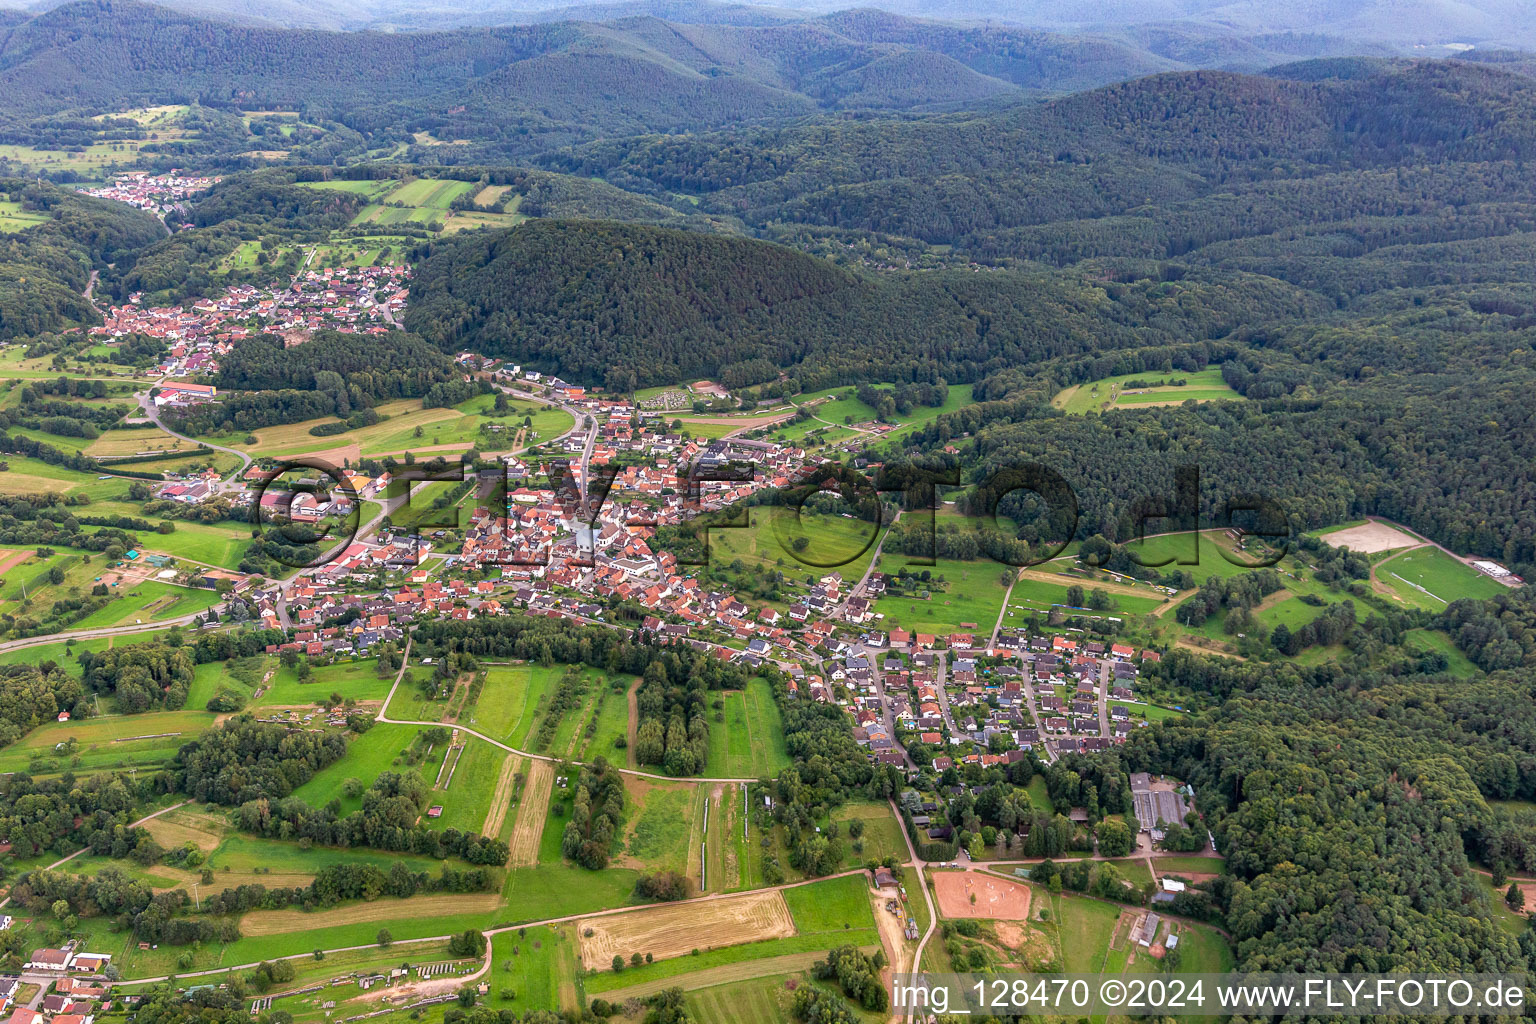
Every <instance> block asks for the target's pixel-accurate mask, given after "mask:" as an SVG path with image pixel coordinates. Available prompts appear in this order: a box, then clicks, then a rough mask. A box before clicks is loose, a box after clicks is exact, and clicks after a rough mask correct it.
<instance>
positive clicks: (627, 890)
mask: <svg viewBox="0 0 1536 1024" xmlns="http://www.w3.org/2000/svg"><path fill="white" fill-rule="evenodd" d="M536 763H539V764H547V762H536ZM553 774H554V773H553V771H552V770H551V772H550V775H551V777H553ZM564 797H565V792H564V791H563V790H561V789H560V788H559V787H556V788H555V789H554V791H553V794H552V796H551V798H550V802H549V804H547V805H546V806H549V807H550V808H551V809H553V807H554V806H555V805H556V804H560V805H561V807H562V809H563V800H564ZM532 799H533V797H532V794H531V793H529V792H527V791H525V793H524V796H523V800H522V806H521V808H520V809H519V814H520V815H521V814H523V813H526V812H527V809H528V808H529V806H530V803H531V801H532ZM630 813H632V812H631V811H630V810H629V808H628V807H626V808H625V815H626V816H628V815H629V814H630ZM532 820H535V821H536V820H537V816H535V818H534V819H532ZM567 820H568V819H567V817H566V816H565V815H564V814H563V813H562V814H556V813H549V814H548V815H547V816H546V817H545V818H544V819H543V822H542V825H543V827H542V830H541V831H540V834H539V845H538V851H537V862H536V864H535V865H529V866H518V862H517V861H516V860H514V866H513V867H511V868H509V869H508V870H507V877H506V880H505V882H504V884H503V886H502V890H501V896H502V900H503V901H504V909H503V911H502V913H501V914H500V915H499V916H500V919H501V920H502V921H504V922H507V923H516V922H519V921H541V920H545V919H547V918H551V917H561V916H564V915H567V914H585V913H592V912H594V911H599V910H611V909H613V908H614V907H624V906H629V905H631V904H633V903H634V902H635V899H634V889H635V880H636V879H637V878H639V877H640V872H638V871H635V870H633V869H631V868H629V867H628V866H626V865H625V864H623V863H622V862H620V861H617V860H616V861H615V862H614V863H611V864H610V865H609V866H608V867H607V868H606V869H604V870H602V871H588V870H587V869H586V868H583V867H580V866H578V865H577V864H575V863H574V862H573V861H568V860H566V859H565V858H564V857H562V856H561V854H560V837H561V836H562V835H563V834H564V832H565V823H566V821H567ZM521 824H522V822H521V818H519V825H521ZM512 842H513V845H514V849H515V848H516V843H517V837H516V835H514V836H513V840H512Z"/></svg>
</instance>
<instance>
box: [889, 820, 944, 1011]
mask: <svg viewBox="0 0 1536 1024" xmlns="http://www.w3.org/2000/svg"><path fill="white" fill-rule="evenodd" d="M886 802H887V803H889V804H890V805H891V813H892V814H894V815H896V820H897V821H899V822H902V828H901V838H903V839H905V840H906V841H907V858H908V860H909V861H910V862H911V864H912V870H913V871H914V872H916V874H917V887H918V889H920V890H922V893H923V902H924V903H925V904H927V906H928V930H927V931H925V932H923V937H922V938H920V939H918V940H917V950H916V952H914V953H913V954H912V972H913V973H914V974H915V973H918V972H920V971H922V969H923V950H924V949H925V948H926V947H927V945H928V940H929V939H930V938H932V937H933V930H934V929H935V928H936V927H938V924H939V914H938V911H937V909H936V908H935V907H934V905H933V897H931V896H929V895H928V882H927V880H926V879H924V878H923V868H924V866H925V864H926V862H924V861H923V860H921V859H920V858H919V857H918V856H917V847H915V846H913V845H912V836H911V835H910V834H909V833H908V832H907V828H906V823H905V820H904V819H903V818H902V816H901V811H899V810H898V809H897V808H896V801H894V800H887V801H886ZM908 898H909V899H910V898H911V894H910V893H909V894H908ZM912 1013H913V1011H912V1010H908V1011H907V1016H909V1017H910V1016H911V1015H912Z"/></svg>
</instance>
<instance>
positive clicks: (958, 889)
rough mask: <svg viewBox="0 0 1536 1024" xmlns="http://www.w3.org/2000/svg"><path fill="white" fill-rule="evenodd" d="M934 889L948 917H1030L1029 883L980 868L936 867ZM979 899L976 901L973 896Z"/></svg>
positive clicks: (1008, 918)
mask: <svg viewBox="0 0 1536 1024" xmlns="http://www.w3.org/2000/svg"><path fill="white" fill-rule="evenodd" d="M933 890H934V893H935V894H936V895H937V896H938V897H939V911H940V912H941V913H942V914H943V915H944V916H945V917H991V918H997V919H999V920H1003V921H1024V920H1028V918H1029V886H1027V885H1024V884H1023V883H1021V882H1013V881H1009V880H1008V879H1006V878H998V877H997V876H996V875H988V874H984V873H982V872H980V871H936V872H934V875H933ZM972 896H975V897H976V899H975V900H974V901H972V899H971V897H972Z"/></svg>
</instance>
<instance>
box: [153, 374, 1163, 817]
mask: <svg viewBox="0 0 1536 1024" xmlns="http://www.w3.org/2000/svg"><path fill="white" fill-rule="evenodd" d="M517 371H518V372H517V373H516V375H515V376H512V375H511V374H510V372H508V373H504V374H503V375H502V376H501V377H499V378H497V379H498V380H505V379H507V378H508V377H512V379H514V380H515V383H516V388H517V389H518V391H519V392H520V393H522V394H529V393H535V392H536V393H537V394H538V395H539V396H541V397H542V398H543V399H544V400H546V401H550V402H555V403H559V404H560V405H562V406H564V407H566V408H567V409H568V410H569V411H571V412H572V413H573V414H574V416H575V417H576V422H577V426H575V427H574V428H573V429H572V430H571V431H569V432H568V433H567V434H566V435H564V436H563V437H560V438H557V439H554V440H552V441H549V442H547V443H543V444H541V445H539V446H538V447H537V448H535V449H533V450H524V451H520V452H518V453H515V454H507V455H503V456H501V457H500V459H499V461H500V463H501V466H502V469H501V470H494V471H482V472H481V473H480V474H478V475H467V474H466V473H464V472H463V471H461V472H459V473H457V474H451V478H452V480H453V481H455V483H456V487H457V490H456V492H455V493H460V494H462V497H461V498H460V500H459V501H458V503H457V504H455V505H453V506H451V507H450V508H449V509H448V510H446V512H440V513H438V514H446V515H447V517H448V520H449V521H444V522H442V523H438V522H437V521H435V520H434V521H433V522H431V524H430V525H428V524H426V523H425V522H424V521H423V519H422V518H421V517H418V516H417V514H416V512H415V511H414V510H413V506H412V501H411V497H410V495H411V494H412V493H413V491H416V492H417V493H420V492H419V490H418V489H419V488H420V487H422V486H423V485H422V484H420V483H415V484H413V483H410V482H408V481H405V480H403V479H397V478H396V473H401V472H403V470H402V467H399V466H396V467H395V472H393V473H392V472H391V471H389V470H385V471H383V472H381V473H378V474H377V475H371V474H366V473H354V474H352V475H350V476H348V477H347V480H346V484H347V487H348V488H349V489H350V490H351V491H352V492H353V493H354V494H355V495H356V497H357V498H358V499H359V500H363V501H374V502H381V503H383V505H384V506H385V508H386V510H387V512H388V516H387V517H386V518H383V519H381V520H379V521H378V529H377V530H376V531H372V532H370V531H368V530H367V529H366V528H365V529H364V530H362V531H360V532H359V534H358V535H356V536H354V537H353V538H352V539H351V540H350V541H349V542H347V543H346V544H344V545H342V546H341V547H340V548H339V549H338V550H337V551H336V553H335V554H334V556H333V557H330V558H329V559H327V560H325V561H324V562H323V564H320V565H317V566H314V567H313V568H306V569H304V570H302V571H300V572H299V573H297V574H296V575H295V576H293V577H292V578H291V579H289V580H288V581H287V582H286V583H283V584H281V585H276V586H271V585H269V586H268V587H267V588H265V589H261V590H251V591H245V592H244V593H245V596H246V598H247V599H248V600H250V601H251V602H252V607H253V611H254V614H255V616H256V617H257V618H259V620H260V622H261V624H262V625H264V626H266V627H268V628H281V629H286V630H289V631H290V635H291V637H292V639H291V641H290V642H289V643H288V644H287V645H276V646H274V647H273V648H272V651H273V653H280V652H281V651H282V650H284V649H288V650H294V651H298V652H301V653H304V654H306V655H308V656H309V657H311V658H327V657H335V656H352V655H358V656H361V655H365V654H367V653H368V652H369V651H370V650H373V649H375V648H376V647H377V646H378V645H379V644H380V643H383V642H392V641H393V642H403V639H404V638H405V637H406V635H407V634H408V632H409V631H410V629H411V625H412V623H413V622H415V621H417V620H419V619H422V618H426V617H439V616H440V617H448V618H454V619H461V620H468V619H473V618H477V617H482V616H487V615H498V614H502V613H505V612H507V611H512V610H516V611H522V612H529V613H533V614H539V615H547V616H551V617H558V618H565V619H568V620H571V621H575V622H586V623H599V624H605V625H610V626H613V627H614V628H621V629H626V630H629V629H634V630H638V631H639V632H642V633H645V634H648V635H649V636H651V637H652V638H654V640H656V641H657V642H661V643H676V644H688V645H691V646H693V647H695V648H698V649H700V650H708V651H710V652H712V653H713V654H714V655H715V656H717V657H719V658H721V659H724V660H727V661H732V662H739V663H741V664H743V665H745V666H748V667H756V666H759V665H762V664H764V663H772V664H774V665H776V666H778V667H779V668H780V669H782V670H783V671H785V672H786V673H787V674H788V675H789V677H790V680H791V681H790V688H791V692H792V693H793V694H795V695H797V696H800V697H802V698H803V699H806V700H813V701H819V702H824V703H835V704H837V705H839V706H841V707H842V708H844V710H845V711H846V712H847V713H848V715H849V716H850V718H851V720H852V721H851V724H852V726H853V727H854V736H855V738H856V739H857V740H858V741H859V742H860V743H861V744H862V745H864V746H865V747H866V749H867V750H868V752H869V757H870V758H871V759H872V760H875V761H879V762H882V763H886V764H890V765H894V766H896V767H897V768H899V769H901V770H903V771H907V772H916V771H917V770H918V769H920V768H928V767H931V768H932V769H934V770H936V771H939V772H942V771H944V770H945V769H947V768H949V767H951V766H953V765H959V766H964V765H968V764H977V765H981V766H993V765H1004V764H1007V763H1010V759H1017V758H1020V757H1022V756H1023V752H1024V751H1033V752H1035V754H1036V755H1037V756H1039V757H1040V758H1042V759H1043V760H1047V761H1050V760H1054V759H1055V758H1056V757H1058V756H1060V755H1062V754H1068V753H1079V752H1081V753H1092V752H1096V751H1103V750H1107V749H1110V748H1111V747H1113V746H1115V745H1117V744H1119V743H1121V742H1123V741H1124V740H1125V739H1126V737H1127V736H1129V734H1130V732H1131V730H1132V729H1134V728H1138V727H1143V726H1145V725H1146V724H1147V718H1146V717H1145V715H1144V714H1143V715H1133V712H1132V709H1133V708H1136V707H1137V706H1138V705H1142V704H1143V703H1144V702H1143V699H1142V698H1141V697H1140V696H1139V691H1138V689H1137V677H1138V675H1139V672H1140V670H1141V667H1142V666H1143V665H1146V664H1150V663H1155V662H1157V661H1158V660H1160V657H1161V656H1160V654H1159V653H1158V652H1157V651H1153V650H1149V649H1138V648H1136V647H1133V646H1130V645H1126V644H1118V643H1115V644H1111V643H1106V642H1103V641H1099V640H1093V639H1087V638H1082V639H1078V638H1074V637H1071V636H1068V635H1063V634H1056V635H1048V634H1046V633H1043V632H1040V633H1031V632H1029V631H1027V630H1024V629H1019V628H1004V627H1003V625H1002V622H1001V620H999V623H998V626H997V628H996V629H995V630H993V629H992V628H991V624H988V628H987V629H986V630H984V631H979V632H963V633H952V634H947V635H935V634H928V633H916V632H912V631H908V630H904V629H902V628H900V627H899V626H892V627H889V628H882V625H883V624H882V623H881V622H879V620H878V619H877V617H876V616H875V614H874V612H873V602H874V601H875V600H876V599H877V598H878V596H879V595H880V594H881V593H882V592H884V590H885V589H886V586H887V577H886V576H885V574H883V573H881V572H879V571H877V570H876V569H875V568H874V564H873V562H871V564H870V566H869V568H868V569H867V570H866V571H865V572H863V573H862V575H859V576H857V577H856V578H844V576H843V575H842V573H841V572H840V571H838V570H836V569H834V570H831V571H828V570H825V569H816V568H812V567H806V568H805V571H804V572H803V573H799V572H797V573H788V574H786V576H787V577H793V578H794V580H795V581H798V582H794V589H793V590H792V592H791V597H788V598H786V600H788V601H789V604H788V607H787V608H785V609H783V610H781V609H779V608H775V607H771V606H767V605H759V606H756V607H754V606H753V605H752V604H749V603H748V601H746V600H743V599H742V598H741V597H740V596H738V595H737V594H736V593H735V592H734V591H732V590H730V589H727V588H724V587H720V586H716V585H711V584H710V583H709V582H708V581H706V580H704V579H702V578H701V577H703V575H704V574H703V573H701V572H700V571H699V570H698V567H696V566H693V565H689V564H684V563H682V562H680V561H679V557H678V554H677V553H676V552H673V551H670V550H664V549H663V548H661V547H660V546H659V545H658V532H659V531H662V530H666V529H668V528H671V527H678V526H681V525H682V524H685V523H688V522H690V521H691V520H693V519H695V518H696V517H698V516H701V515H704V514H707V513H719V512H721V511H722V510H733V511H734V510H738V509H740V508H741V506H742V505H743V503H744V502H749V501H750V499H752V498H753V497H754V496H755V495H758V494H760V493H762V492H764V491H767V490H774V489H782V488H786V487H788V486H790V485H791V484H792V483H793V482H795V481H796V480H797V479H798V477H799V475H800V474H801V473H802V471H803V470H804V469H805V468H806V467H807V466H808V465H809V464H810V458H809V456H808V453H807V452H806V451H805V450H804V449H801V448H798V447H795V446H791V445H782V444H778V443H776V442H774V441H771V440H753V439H750V438H744V437H733V436H728V437H724V438H719V439H707V438H694V437H689V436H685V435H684V434H682V433H680V432H676V431H675V430H674V429H673V428H672V427H670V426H669V425H668V424H667V422H666V420H665V418H664V417H663V416H662V415H661V414H660V413H656V412H647V411H642V410H637V409H635V408H634V407H633V406H632V405H631V403H630V402H629V401H627V400H626V399H623V398H613V397H598V396H594V395H589V394H587V393H586V391H585V390H584V389H582V388H578V387H572V386H570V385H567V384H565V383H564V382H562V381H559V380H558V379H552V378H541V379H535V378H538V377H539V375H537V374H530V373H526V372H523V371H521V368H517ZM503 386H504V387H508V385H503ZM452 468H457V467H452ZM262 472H263V471H262V470H261V469H260V468H259V467H258V466H253V467H251V469H250V470H249V471H248V477H249V478H250V482H254V481H255V480H257V479H259V478H260V477H261V475H262ZM417 475H418V476H419V475H421V474H420V471H419V469H418V472H417ZM720 477H729V478H730V479H719V478H720ZM214 493H216V491H215V490H214V485H213V484H212V483H211V482H207V483H204V484H202V485H199V484H197V483H192V484H172V485H168V486H167V487H166V488H164V489H163V490H162V491H161V494H162V495H163V496H166V497H174V498H176V499H177V500H198V497H199V496H205V497H211V496H212V495H213V494H214ZM502 493H504V494H505V499H506V500H505V507H504V514H502V509H500V508H498V507H496V503H495V502H494V501H492V500H490V499H491V498H492V497H493V496H495V495H498V494H502ZM260 501H261V505H262V508H263V510H264V514H265V513H280V514H283V515H286V516H288V517H289V518H290V519H292V520H293V521H295V522H310V523H315V522H319V521H321V520H322V519H324V518H325V517H327V516H336V517H340V516H345V515H348V514H349V513H350V512H351V511H352V504H351V497H350V496H348V495H344V494H342V493H341V492H332V493H331V495H330V500H329V501H328V502H321V503H318V504H317V503H315V502H313V501H311V500H309V498H308V496H307V495H306V496H299V497H297V498H296V497H295V496H293V495H290V494H287V493H284V492H281V491H279V490H271V489H269V490H266V491H264V492H263V493H262V496H261V499H260ZM381 581H383V586H382V587H381V586H380V583H381ZM619 608H628V609H633V610H634V611H635V616H636V618H635V619H634V620H631V619H629V618H627V617H623V618H621V617H619V616H617V615H616V609H619ZM338 619H346V620H347V621H348V624H347V625H345V626H339V625H323V624H325V623H329V622H335V621H337V620H338ZM1156 823H1157V820H1156V819H1148V821H1147V822H1146V824H1147V825H1148V826H1149V827H1151V826H1153V825H1155V824H1156Z"/></svg>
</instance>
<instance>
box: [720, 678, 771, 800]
mask: <svg viewBox="0 0 1536 1024" xmlns="http://www.w3.org/2000/svg"><path fill="white" fill-rule="evenodd" d="M715 699H716V700H718V701H720V702H721V703H722V704H723V705H724V706H723V707H722V708H720V709H718V710H716V711H715V712H714V714H713V716H712V720H711V722H710V728H709V755H708V761H707V768H708V773H709V774H710V775H716V776H727V777H731V778H744V779H750V778H758V777H761V776H768V775H777V774H778V773H779V771H780V769H783V768H787V767H788V766H789V764H790V757H789V751H788V750H787V749H786V748H785V746H784V725H783V722H782V721H781V720H780V717H779V709H778V705H776V704H775V703H774V702H773V692H772V690H771V689H770V688H769V686H768V681H767V680H766V679H752V680H751V681H750V682H749V683H748V684H747V688H746V689H745V690H732V691H729V692H725V693H721V694H719V695H718V696H717V697H716V698H715ZM722 718H723V719H724V720H723V721H722V720H721V719H722Z"/></svg>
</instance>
